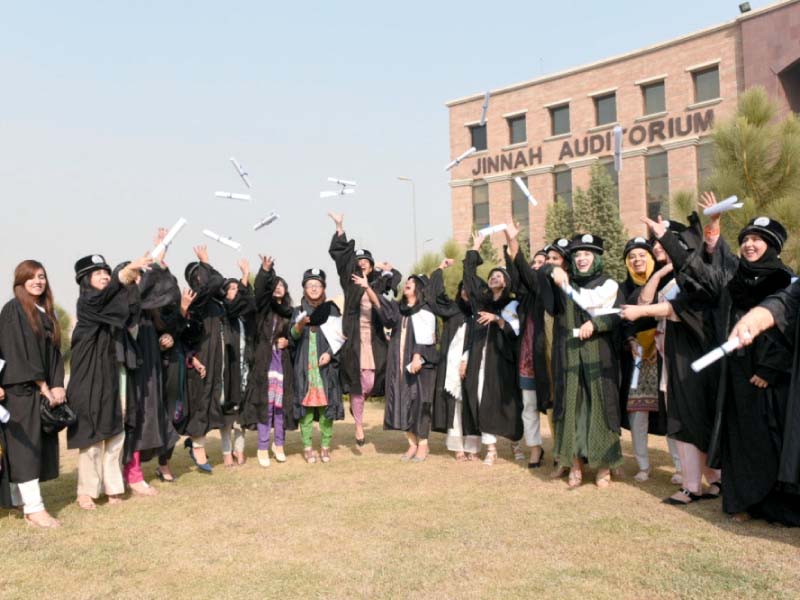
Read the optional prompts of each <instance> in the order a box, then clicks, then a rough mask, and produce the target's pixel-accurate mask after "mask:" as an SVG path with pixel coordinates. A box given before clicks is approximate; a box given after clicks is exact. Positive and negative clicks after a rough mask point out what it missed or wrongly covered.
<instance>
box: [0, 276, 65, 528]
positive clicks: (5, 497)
mask: <svg viewBox="0 0 800 600" xmlns="http://www.w3.org/2000/svg"><path fill="white" fill-rule="evenodd" d="M13 293H14V298H12V299H11V300H9V301H8V302H7V303H6V305H5V306H4V307H3V310H2V312H0V359H2V360H3V361H4V362H5V366H4V367H0V407H2V408H3V409H4V410H5V411H6V412H7V418H8V419H9V420H8V422H7V423H5V424H0V487H1V488H2V489H0V504H2V505H10V506H21V507H22V511H23V514H24V515H25V521H27V522H28V523H30V524H31V525H34V526H37V527H42V528H51V527H58V526H60V523H59V521H58V520H56V519H55V518H54V517H52V516H51V515H50V513H48V512H47V509H46V508H45V505H44V501H43V500H42V493H41V490H40V487H39V483H40V482H42V481H48V480H51V479H56V478H57V477H58V455H59V452H58V434H57V433H52V432H51V433H46V432H44V431H42V402H47V403H49V405H50V406H51V407H53V406H58V405H60V404H63V403H64V402H65V401H66V392H65V390H64V362H63V360H62V358H61V332H60V330H59V324H58V318H57V317H56V313H55V303H54V301H53V292H52V290H51V289H50V284H49V282H48V279H47V273H46V271H45V269H44V265H42V264H41V263H40V262H37V261H35V260H25V261H23V262H21V263H20V264H18V265H17V268H16V269H14V284H13ZM9 484H10V485H9Z"/></svg>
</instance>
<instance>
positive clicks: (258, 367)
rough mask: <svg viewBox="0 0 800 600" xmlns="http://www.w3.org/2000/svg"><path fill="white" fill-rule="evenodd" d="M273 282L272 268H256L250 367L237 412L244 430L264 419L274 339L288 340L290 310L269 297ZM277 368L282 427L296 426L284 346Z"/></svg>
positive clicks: (291, 380)
mask: <svg viewBox="0 0 800 600" xmlns="http://www.w3.org/2000/svg"><path fill="white" fill-rule="evenodd" d="M277 282H278V278H277V277H276V276H275V271H274V270H272V269H270V270H269V271H265V270H264V269H259V271H258V275H256V281H255V302H256V311H257V312H256V316H255V331H254V338H253V348H254V351H253V368H252V369H251V370H250V376H249V377H248V380H247V389H246V391H245V396H244V403H243V406H242V415H241V424H242V427H245V428H247V429H256V427H257V426H258V424H259V423H266V422H267V413H268V410H269V400H268V398H267V392H268V386H269V380H268V375H269V367H270V363H271V362H272V351H273V348H274V346H275V343H276V341H277V339H278V338H280V337H283V338H286V339H287V340H289V339H290V335H289V327H290V326H291V322H290V317H291V314H292V309H291V307H288V306H287V307H284V306H281V305H279V304H277V303H276V302H275V301H274V299H273V298H272V293H273V292H274V291H275V286H276V285H277ZM281 367H282V368H283V402H284V404H283V407H284V411H283V425H284V428H285V429H286V430H291V429H296V428H297V423H296V422H295V420H294V409H293V404H292V403H293V401H294V393H293V391H292V389H293V384H294V376H293V374H292V355H291V351H290V350H289V348H288V347H287V348H285V349H284V350H283V351H282V352H281Z"/></svg>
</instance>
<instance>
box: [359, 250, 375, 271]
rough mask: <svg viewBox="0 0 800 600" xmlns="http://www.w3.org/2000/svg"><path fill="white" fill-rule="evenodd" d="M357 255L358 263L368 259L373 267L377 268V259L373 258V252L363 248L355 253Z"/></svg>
mask: <svg viewBox="0 0 800 600" xmlns="http://www.w3.org/2000/svg"><path fill="white" fill-rule="evenodd" d="M355 254H356V261H359V260H361V259H362V258H366V259H367V260H368V261H369V264H371V265H372V266H373V267H374V266H375V259H373V258H372V252H370V251H369V250H364V249H363V248H359V249H358V250H356V252H355Z"/></svg>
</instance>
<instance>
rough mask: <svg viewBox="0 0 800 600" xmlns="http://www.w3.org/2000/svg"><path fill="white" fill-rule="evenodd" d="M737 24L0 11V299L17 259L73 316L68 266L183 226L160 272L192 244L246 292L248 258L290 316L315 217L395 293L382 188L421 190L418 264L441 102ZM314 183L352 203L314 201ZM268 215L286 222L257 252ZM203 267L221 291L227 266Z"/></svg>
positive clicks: (524, 9) (415, 13) (116, 255)
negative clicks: (243, 276) (280, 279)
mask: <svg viewBox="0 0 800 600" xmlns="http://www.w3.org/2000/svg"><path fill="white" fill-rule="evenodd" d="M751 4H752V6H753V8H754V9H756V8H760V7H762V6H765V5H766V4H768V3H767V2H763V1H755V2H751ZM737 14H738V1H735V0H725V1H723V0H704V1H703V2H697V0H673V1H672V2H653V1H641V0H638V1H634V0H618V1H614V0H609V1H607V2H596V1H590V0H583V1H575V0H573V1H570V0H562V1H560V2H541V1H534V2H531V1H530V0H529V1H527V2H522V1H516V0H508V1H507V2H504V3H499V4H498V3H490V2H475V1H471V0H465V1H460V2H432V1H430V0H428V1H427V2H419V1H416V0H409V1H407V2H403V3H400V2H395V3H383V2H316V1H308V2H295V3H291V4H289V3H280V5H278V3H268V2H255V1H237V2H209V1H205V2H200V1H197V2H188V1H184V2H177V1H165V0H162V1H160V2H155V1H140V2H99V1H93V2H88V1H76V2H54V1H51V2H13V3H6V4H5V6H4V7H3V16H2V19H1V20H0V77H2V82H3V93H2V101H0V107H1V110H0V202H2V207H3V212H2V214H3V217H2V222H3V233H2V237H0V240H1V241H0V244H2V253H1V254H0V299H1V300H5V299H6V298H7V297H8V296H9V295H10V288H11V279H12V272H13V268H14V266H15V265H16V264H17V263H18V262H19V261H20V260H22V259H24V258H29V257H32V258H37V259H39V260H41V261H43V262H44V263H45V265H46V267H47V268H48V271H49V274H50V278H51V281H52V285H53V288H54V291H55V293H56V298H57V300H58V301H60V303H61V304H62V305H64V306H65V308H67V309H68V310H69V311H70V312H74V300H75V297H76V292H77V286H76V285H75V284H74V282H73V280H72V267H73V263H74V261H75V260H76V259H77V258H79V257H81V256H83V255H85V254H88V253H93V252H100V253H103V254H105V255H106V257H107V258H108V259H109V260H110V261H112V262H113V263H116V262H119V261H121V260H123V259H126V258H131V257H133V256H134V255H139V254H142V253H143V252H144V251H145V250H147V249H149V248H150V247H151V245H152V244H151V238H152V235H153V233H154V230H155V228H156V227H157V226H159V225H161V226H167V227H168V226H169V225H171V224H172V223H173V222H174V221H175V220H177V218H178V217H180V216H184V217H186V218H187V219H188V220H189V225H188V226H187V228H186V229H185V230H184V232H183V233H182V234H181V236H180V237H179V239H178V241H177V242H176V244H175V245H174V246H173V248H172V250H171V251H170V255H169V256H168V262H169V263H170V265H171V266H172V268H173V271H175V272H176V273H177V274H179V276H180V279H181V281H183V279H182V273H183V267H184V265H185V264H186V262H187V261H188V260H190V257H191V249H190V247H191V245H192V244H196V243H201V242H203V241H204V238H202V236H201V235H200V231H201V230H202V229H203V228H208V229H212V230H216V231H218V232H219V233H224V234H228V235H230V236H232V237H234V239H237V240H239V241H240V242H242V243H243V244H244V255H245V256H247V257H248V258H249V259H250V261H251V264H252V266H253V269H254V270H255V269H256V267H257V265H256V263H257V253H259V252H261V253H271V254H273V255H274V256H275V257H276V259H277V268H278V270H279V272H281V274H283V275H284V276H286V278H287V279H288V280H289V282H290V286H291V287H292V289H293V291H294V292H295V296H296V297H297V296H298V294H297V292H298V290H299V278H300V276H301V274H302V271H303V270H304V269H305V268H307V267H310V266H318V267H322V268H323V269H325V270H326V271H328V272H329V273H333V271H334V268H333V264H332V262H331V261H330V259H329V258H328V256H327V245H328V242H329V238H330V234H331V232H332V230H333V227H332V224H331V223H330V221H329V220H328V218H327V217H326V212H327V210H328V209H331V208H333V209H336V210H338V211H343V212H344V213H345V226H346V229H347V232H348V233H349V234H351V235H352V236H353V237H355V238H356V239H357V240H358V241H359V242H360V243H361V245H362V246H363V247H366V248H370V249H371V250H372V251H373V253H374V254H375V255H376V256H377V257H378V258H379V259H388V260H390V261H392V262H393V263H395V264H396V265H397V266H398V267H399V268H400V269H401V270H403V271H404V272H405V271H407V269H408V267H409V265H410V263H411V259H412V255H413V248H412V246H413V244H412V229H411V211H410V189H409V187H408V184H404V183H402V182H399V181H397V180H396V176H398V175H408V176H411V177H413V178H414V179H415V180H416V185H417V207H418V222H419V240H420V246H421V245H422V242H423V240H425V239H428V238H434V241H433V242H430V243H428V244H427V245H426V248H428V249H430V248H432V247H438V246H440V245H441V243H442V242H443V241H444V240H446V239H447V238H448V237H449V234H450V195H449V188H448V186H447V181H448V176H447V174H446V173H445V172H444V171H443V167H444V165H445V164H447V162H448V160H449V158H450V157H449V156H448V119H447V111H446V109H445V107H444V102H445V101H446V100H449V99H452V98H456V97H460V96H463V95H466V94H470V93H476V92H481V91H483V90H485V89H488V88H493V87H499V86H503V85H507V84H511V83H514V82H518V81H524V80H527V79H530V78H533V77H536V76H539V75H542V74H545V73H549V72H553V71H558V70H561V69H564V68H567V67H570V66H576V65H580V64H583V63H586V62H591V61H595V60H599V59H602V58H604V57H608V56H611V55H614V54H619V53H622V52H626V51H630V50H634V49H636V48H639V47H642V46H646V45H650V44H653V43H656V42H659V41H663V40H667V39H670V38H672V37H676V36H679V35H682V34H685V33H688V32H691V31H694V30H696V29H700V28H703V27H707V26H710V25H714V24H717V23H721V22H723V21H727V20H729V19H732V18H735V17H736V16H737ZM232 155H233V156H236V157H237V158H238V159H239V160H240V161H241V162H242V163H243V164H244V165H245V167H247V168H248V170H249V171H250V173H251V177H252V181H253V189H252V194H253V196H254V199H255V201H254V203H253V204H252V205H246V204H238V203H236V202H233V201H225V200H218V199H216V198H214V195H213V193H214V191H216V190H226V191H232V192H244V191H246V190H244V189H243V186H242V185H241V183H240V181H239V179H238V177H237V176H236V173H235V171H234V170H233V167H232V166H231V165H230V163H229V162H228V158H229V157H230V156H232ZM330 175H335V176H339V177H343V178H349V179H354V180H356V181H357V182H358V183H359V188H358V192H357V194H356V195H355V196H352V197H348V198H346V199H336V200H335V201H329V200H320V199H319V192H320V190H323V189H326V183H325V178H326V177H327V176H330ZM271 210H277V211H278V212H279V213H280V214H281V220H280V221H279V222H278V223H276V224H274V225H272V226H270V227H269V228H267V229H266V230H261V231H260V232H253V231H252V225H253V224H254V223H256V222H257V221H258V220H259V219H260V218H261V217H263V216H265V215H266V214H267V213H268V212H269V211H271ZM209 249H210V254H211V262H212V263H213V264H214V265H215V266H217V268H219V269H220V270H221V271H222V272H223V273H225V274H234V273H235V269H236V266H235V263H236V260H237V259H238V255H237V254H236V253H235V252H233V251H231V250H229V249H228V248H226V247H224V246H220V245H217V244H215V243H214V242H211V241H209ZM334 279H335V278H334ZM335 287H336V286H335Z"/></svg>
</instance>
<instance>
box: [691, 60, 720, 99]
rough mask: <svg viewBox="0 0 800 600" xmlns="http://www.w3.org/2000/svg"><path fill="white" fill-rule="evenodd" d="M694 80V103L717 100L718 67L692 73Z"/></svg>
mask: <svg viewBox="0 0 800 600" xmlns="http://www.w3.org/2000/svg"><path fill="white" fill-rule="evenodd" d="M692 78H693V79H694V101H695V102H705V101H706V100H714V99H716V98H719V67H712V68H710V69H705V70H703V71H695V72H694V73H692Z"/></svg>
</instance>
